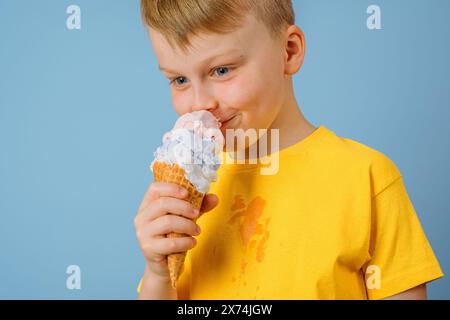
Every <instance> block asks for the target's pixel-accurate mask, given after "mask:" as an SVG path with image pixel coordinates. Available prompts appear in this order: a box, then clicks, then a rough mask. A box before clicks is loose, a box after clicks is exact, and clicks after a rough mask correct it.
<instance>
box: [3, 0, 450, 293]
mask: <svg viewBox="0 0 450 320" xmlns="http://www.w3.org/2000/svg"><path fill="white" fill-rule="evenodd" d="M294 3H295V10H296V14H297V24H298V25H299V26H300V27H301V28H302V29H303V30H304V32H305V35H306V41H307V55H306V60H305V63H304V66H303V68H302V69H301V70H300V72H299V73H298V74H297V75H296V76H295V77H294V79H295V80H294V81H295V90H296V96H297V98H298V101H299V104H300V106H301V108H302V110H303V112H304V113H305V115H306V116H307V118H308V119H309V120H310V121H311V122H312V123H313V124H314V125H319V124H324V125H326V126H327V127H328V128H330V129H331V130H333V131H335V132H336V133H337V134H338V135H341V136H344V137H348V138H352V139H354V140H358V141H361V142H362V143H364V144H367V145H369V146H371V147H373V148H375V149H378V150H380V151H382V152H383V153H385V154H386V155H388V156H389V157H390V158H391V159H392V160H393V161H394V162H395V163H396V164H397V166H398V167H399V169H400V171H401V172H402V174H403V176H404V181H405V185H406V187H407V190H408V193H409V195H410V198H411V200H412V202H413V204H414V206H415V208H416V211H417V213H418V215H419V218H420V219H421V222H422V225H423V227H424V230H425V232H426V234H427V236H428V239H429V241H430V243H431V245H432V246H433V248H434V251H435V253H436V255H437V257H438V259H439V261H440V263H441V267H442V269H443V271H444V273H447V272H448V270H450V269H449V268H450V259H449V255H448V252H447V250H446V248H447V246H448V242H449V241H448V238H447V236H448V233H449V225H450V218H449V212H450V205H449V201H448V198H449V193H448V190H449V189H448V181H450V174H449V173H450V170H449V169H448V160H449V150H450V126H449V120H450V81H449V74H450V62H449V57H450V45H449V35H450V24H449V23H448V15H449V13H450V2H449V1H439V0H433V1H430V0H420V1H419V0H415V1H407V0H396V1H387V0H386V1H364V0H359V1H353V0H340V1H331V0H330V1H318V0H302V1H295V0H294ZM71 4H77V5H79V6H80V7H81V30H72V31H71V30H68V29H67V28H66V19H67V16H68V14H66V8H67V7H68V6H69V5H71ZM371 4H377V5H379V6H380V7H381V12H382V16H381V17H382V30H374V31H370V30H368V29H367V27H366V19H367V17H368V14H367V13H366V9H367V7H368V6H369V5H371ZM175 119H176V113H175V112H174V110H173V109H172V107H171V99H170V92H169V87H168V81H167V80H166V79H165V78H164V77H163V76H162V75H161V74H159V72H158V69H157V61H156V59H155V56H154V54H153V51H152V49H151V44H150V42H149V40H148V38H147V35H146V32H145V29H144V27H143V25H142V23H141V21H140V14H139V1H137V0H134V1H121V0H115V1H106V0H103V1H100V0H97V1H88V0H77V1H75V0H74V1H62V0H53V1H51V0H47V1H27V2H25V3H24V2H22V1H15V0H0V218H1V221H0V298H3V299H54V298H57V299H135V298H136V291H135V290H136V285H137V284H138V281H139V278H140V277H141V275H142V272H143V270H144V259H143V256H142V255H141V253H140V250H139V247H138V243H137V240H136V238H135V232H134V225H133V219H134V216H135V214H136V210H137V207H138V206H139V203H140V201H141V199H142V195H143V193H144V191H145V190H146V188H147V186H148V185H149V183H150V182H151V179H152V176H151V172H150V171H149V169H148V166H149V164H150V162H151V160H152V153H153V151H154V149H155V148H156V147H157V146H158V145H159V143H160V139H161V136H162V134H163V133H164V132H165V131H167V130H168V129H169V128H170V126H171V125H172V124H173V122H174V120H175ZM72 264H75V265H79V266H80V268H81V283H82V289H81V290H68V289H67V288H66V279H67V277H68V275H67V274H66V268H67V267H68V266H69V265H72ZM428 292H429V297H430V298H435V299H447V298H449V297H450V280H449V277H448V276H446V277H444V278H443V279H440V280H437V281H435V282H433V283H431V284H430V285H429V290H428Z"/></svg>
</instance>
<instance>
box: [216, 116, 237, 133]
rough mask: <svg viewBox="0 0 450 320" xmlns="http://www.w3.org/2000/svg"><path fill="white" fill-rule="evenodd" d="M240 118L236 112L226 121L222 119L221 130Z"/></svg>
mask: <svg viewBox="0 0 450 320" xmlns="http://www.w3.org/2000/svg"><path fill="white" fill-rule="evenodd" d="M237 118H238V114H235V115H233V116H231V117H230V118H228V119H226V120H225V121H220V123H221V126H220V130H224V129H226V128H228V127H229V125H230V124H233V122H234V120H235V119H237Z"/></svg>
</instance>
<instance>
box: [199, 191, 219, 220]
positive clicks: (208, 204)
mask: <svg viewBox="0 0 450 320" xmlns="http://www.w3.org/2000/svg"><path fill="white" fill-rule="evenodd" d="M218 203H219V197H218V196H216V195H215V194H213V193H209V194H207V195H206V196H205V197H204V198H203V203H202V207H201V208H200V215H199V218H200V217H201V216H202V215H203V214H204V213H205V212H208V211H211V210H212V209H214V208H215V207H216V206H217V204H218Z"/></svg>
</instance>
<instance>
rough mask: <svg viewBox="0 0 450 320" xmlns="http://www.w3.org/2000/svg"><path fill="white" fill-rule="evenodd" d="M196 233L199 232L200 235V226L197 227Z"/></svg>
mask: <svg viewBox="0 0 450 320" xmlns="http://www.w3.org/2000/svg"><path fill="white" fill-rule="evenodd" d="M195 231H196V232H197V234H200V231H201V230H200V226H199V225H197V226H196V227H195Z"/></svg>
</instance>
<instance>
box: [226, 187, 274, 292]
mask: <svg viewBox="0 0 450 320" xmlns="http://www.w3.org/2000/svg"><path fill="white" fill-rule="evenodd" d="M265 204H266V202H265V200H264V199H263V198H261V197H260V196H256V197H255V198H253V199H252V200H251V201H250V202H249V203H248V205H246V204H245V201H244V199H243V197H242V196H241V195H236V196H235V197H234V203H233V204H232V206H231V211H232V212H233V215H232V216H231V217H230V219H229V220H228V222H227V223H228V224H230V225H234V224H238V226H239V235H240V238H241V241H242V244H243V245H244V250H245V251H246V252H247V254H246V255H245V256H244V258H243V259H242V261H241V270H240V271H241V272H240V274H239V278H241V277H242V276H244V275H245V271H246V267H247V265H248V261H246V259H247V258H250V259H251V257H252V256H253V257H255V259H256V261H257V262H262V261H263V259H264V252H265V249H266V246H265V244H266V241H267V240H268V239H269V235H270V233H269V231H268V230H267V227H268V224H269V222H270V218H265V219H263V218H262V216H263V211H264V206H265ZM232 281H233V282H234V281H236V278H234V277H233V280H232ZM239 282H240V281H239ZM244 285H246V283H245V284H244Z"/></svg>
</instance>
